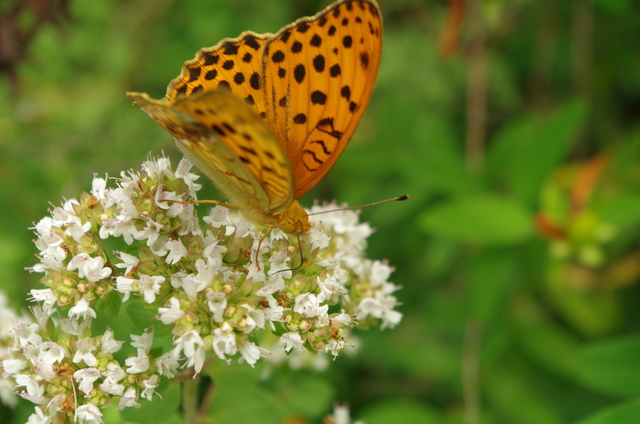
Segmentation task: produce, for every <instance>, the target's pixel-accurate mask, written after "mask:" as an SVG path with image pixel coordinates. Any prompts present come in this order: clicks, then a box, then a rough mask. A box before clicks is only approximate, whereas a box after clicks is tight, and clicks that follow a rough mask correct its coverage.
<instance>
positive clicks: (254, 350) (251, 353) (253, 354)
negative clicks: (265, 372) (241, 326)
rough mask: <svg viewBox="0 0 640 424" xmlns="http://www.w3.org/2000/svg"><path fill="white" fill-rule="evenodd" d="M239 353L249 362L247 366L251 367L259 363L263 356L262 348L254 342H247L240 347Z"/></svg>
mask: <svg viewBox="0 0 640 424" xmlns="http://www.w3.org/2000/svg"><path fill="white" fill-rule="evenodd" d="M238 351H239V352H240V354H241V355H242V357H243V358H244V360H245V361H247V364H249V365H251V366H252V367H253V364H255V363H256V362H258V359H260V356H261V355H260V348H259V347H258V346H256V344H255V343H253V342H247V341H245V342H244V344H243V345H242V346H240V348H239V349H238Z"/></svg>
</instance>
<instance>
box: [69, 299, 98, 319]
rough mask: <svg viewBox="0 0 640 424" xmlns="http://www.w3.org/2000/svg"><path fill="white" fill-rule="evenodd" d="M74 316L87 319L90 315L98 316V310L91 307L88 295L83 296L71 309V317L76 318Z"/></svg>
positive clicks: (92, 316)
mask: <svg viewBox="0 0 640 424" xmlns="http://www.w3.org/2000/svg"><path fill="white" fill-rule="evenodd" d="M74 317H76V318H80V317H82V318H84V319H85V320H86V319H87V318H88V317H91V318H95V317H96V311H94V310H93V309H91V306H90V304H89V301H88V300H87V298H86V297H84V296H82V298H80V300H79V301H78V303H76V304H75V306H73V307H72V308H71V309H69V318H74Z"/></svg>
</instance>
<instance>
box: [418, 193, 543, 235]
mask: <svg viewBox="0 0 640 424" xmlns="http://www.w3.org/2000/svg"><path fill="white" fill-rule="evenodd" d="M419 225H420V227H421V228H422V229H424V230H426V231H427V232H431V233H435V234H438V235H440V236H443V237H448V238H452V239H455V240H460V241H467V242H475V243H484V244H487V245H511V244H516V243H520V242H523V241H524V240H526V239H527V238H528V237H530V236H531V234H532V230H533V226H532V218H531V216H530V215H529V214H528V213H527V212H526V211H525V210H524V209H523V208H522V207H521V206H520V205H519V204H518V203H516V202H514V201H512V200H509V199H503V198H499V197H495V196H491V195H478V196H473V197H468V198H463V199H456V200H454V201H451V202H449V203H445V204H442V205H440V206H436V207H434V208H432V209H431V210H429V211H427V212H426V213H424V214H423V215H422V216H421V217H420V221H419Z"/></svg>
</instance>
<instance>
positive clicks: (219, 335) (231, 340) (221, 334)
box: [213, 322, 238, 363]
mask: <svg viewBox="0 0 640 424" xmlns="http://www.w3.org/2000/svg"><path fill="white" fill-rule="evenodd" d="M213 351H214V352H215V353H216V355H217V356H218V358H220V359H223V360H225V361H227V363H229V360H228V359H227V358H226V357H225V355H230V356H231V355H235V354H236V352H237V351H238V349H237V347H236V334H235V333H234V332H233V329H232V328H231V326H230V325H229V324H228V323H227V322H224V323H223V324H222V326H221V327H220V328H216V329H215V330H213Z"/></svg>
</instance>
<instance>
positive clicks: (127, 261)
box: [115, 252, 140, 275]
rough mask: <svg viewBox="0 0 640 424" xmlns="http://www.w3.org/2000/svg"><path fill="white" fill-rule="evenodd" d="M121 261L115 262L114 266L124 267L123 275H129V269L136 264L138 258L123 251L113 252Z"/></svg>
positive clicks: (138, 260) (138, 261)
mask: <svg viewBox="0 0 640 424" xmlns="http://www.w3.org/2000/svg"><path fill="white" fill-rule="evenodd" d="M115 255H116V257H118V258H119V259H120V260H121V261H122V263H119V264H116V268H126V270H125V272H124V275H129V274H130V273H131V271H132V270H133V269H134V268H136V267H137V266H138V264H139V263H140V259H138V258H137V257H135V256H133V255H130V254H128V253H124V252H115Z"/></svg>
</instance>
